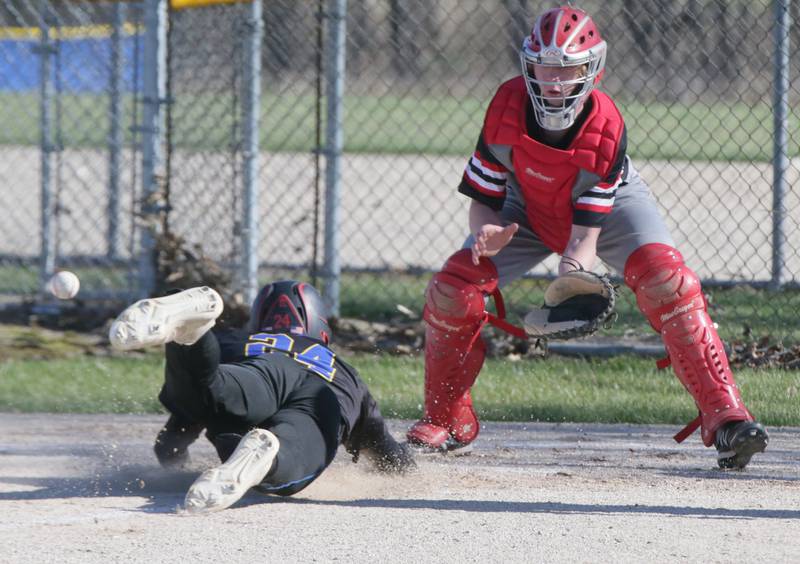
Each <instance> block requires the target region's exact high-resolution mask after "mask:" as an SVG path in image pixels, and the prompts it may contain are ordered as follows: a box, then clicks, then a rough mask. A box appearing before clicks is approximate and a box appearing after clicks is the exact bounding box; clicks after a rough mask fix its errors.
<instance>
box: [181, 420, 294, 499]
mask: <svg viewBox="0 0 800 564" xmlns="http://www.w3.org/2000/svg"><path fill="white" fill-rule="evenodd" d="M279 449H280V442H279V441H278V437H276V436H275V435H273V434H272V433H271V432H269V431H267V430H266V429H253V430H252V431H250V432H249V433H247V434H246V435H245V436H244V437H242V440H241V441H239V446H237V447H236V450H235V451H233V454H231V457H230V458H229V459H228V461H227V462H225V464H223V465H222V466H218V467H217V468H212V469H211V470H206V471H205V472H203V473H202V474H201V475H200V477H199V478H197V480H195V482H194V484H192V487H190V488H189V491H188V492H187V493H186V500H185V502H184V509H185V510H186V512H187V513H191V514H193V515H196V514H203V513H212V512H214V511H221V510H223V509H227V508H228V507H230V506H231V505H233V504H234V503H236V502H237V501H239V500H240V499H241V498H242V496H243V495H244V494H246V493H247V490H249V489H250V488H252V487H253V486H257V485H258V484H260V483H261V480H263V479H264V476H266V475H267V472H269V470H270V468H271V467H272V463H273V462H274V461H275V456H276V455H277V454H278V450H279Z"/></svg>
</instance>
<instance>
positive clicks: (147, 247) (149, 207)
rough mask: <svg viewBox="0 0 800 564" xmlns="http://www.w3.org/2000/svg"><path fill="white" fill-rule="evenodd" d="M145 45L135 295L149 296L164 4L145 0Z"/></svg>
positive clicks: (161, 124)
mask: <svg viewBox="0 0 800 564" xmlns="http://www.w3.org/2000/svg"><path fill="white" fill-rule="evenodd" d="M144 25H145V45H144V64H143V68H144V77H143V90H144V99H143V110H142V114H143V115H142V202H141V214H142V219H143V222H142V223H143V224H142V225H141V227H140V234H141V236H140V241H141V247H140V249H139V252H140V256H139V282H140V286H139V293H140V294H141V295H149V294H150V293H152V291H153V290H154V288H155V285H156V264H155V258H156V257H155V243H156V241H155V236H154V234H155V231H156V229H157V227H156V224H155V221H156V218H157V217H158V215H157V214H158V212H159V203H158V202H159V201H160V197H159V196H158V193H159V192H160V190H161V180H162V179H163V178H164V170H163V169H164V162H163V161H164V154H163V153H164V147H163V142H164V134H165V132H166V121H165V116H164V112H163V111H162V105H163V104H164V102H165V101H166V95H167V0H145V10H144Z"/></svg>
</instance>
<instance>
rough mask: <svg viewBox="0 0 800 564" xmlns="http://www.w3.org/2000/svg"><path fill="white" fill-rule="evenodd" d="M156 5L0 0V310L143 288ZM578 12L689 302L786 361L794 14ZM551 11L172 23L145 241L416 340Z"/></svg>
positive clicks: (797, 330)
mask: <svg viewBox="0 0 800 564" xmlns="http://www.w3.org/2000/svg"><path fill="white" fill-rule="evenodd" d="M153 1H156V0H143V1H142V2H122V3H118V2H90V1H83V2H81V1H75V2H71V1H69V2H55V1H53V2H48V1H42V2H32V3H31V2H21V1H20V2H17V1H12V0H0V6H2V8H0V17H1V18H2V20H0V25H2V28H3V30H2V31H0V32H1V33H3V34H4V35H3V36H2V37H3V39H2V41H0V64H3V65H4V66H5V69H4V72H3V73H0V96H2V97H3V99H4V101H6V103H4V104H3V105H2V109H0V111H2V112H4V117H5V120H4V123H5V124H7V126H6V127H5V128H4V132H3V133H1V134H0V135H3V138H2V149H1V150H3V151H4V153H5V154H6V156H7V158H6V159H3V161H2V163H0V180H1V181H2V182H3V188H2V190H3V193H4V195H6V202H7V203H8V202H11V203H13V205H7V206H5V209H4V211H0V214H3V217H2V220H0V226H2V227H0V294H2V295H5V296H12V297H18V296H28V295H32V294H35V293H36V292H37V291H38V290H39V288H40V287H41V278H42V277H43V276H45V274H44V273H46V272H48V269H49V268H53V267H55V268H58V267H69V268H72V269H76V270H79V274H81V273H82V272H81V271H84V272H83V273H84V276H83V279H84V284H85V287H86V288H87V289H88V290H89V291H90V292H91V291H94V292H96V293H97V294H98V295H102V294H103V293H104V292H106V293H107V292H110V291H116V292H122V293H128V294H132V295H135V294H137V293H140V292H142V291H143V290H144V289H145V287H146V285H147V282H146V280H144V279H143V278H142V277H141V276H140V272H139V270H140V264H141V263H140V262H139V261H138V257H139V255H140V254H141V252H142V251H141V250H140V249H139V247H138V241H139V239H138V238H137V236H136V231H135V227H136V225H137V222H136V221H135V220H134V218H135V217H136V216H137V214H138V213H139V211H140V209H141V207H140V200H141V196H137V194H138V193H139V192H140V191H141V189H140V187H139V184H141V182H142V176H143V175H144V174H146V171H142V170H141V168H140V167H141V162H140V161H141V156H140V155H139V150H140V149H139V140H140V136H139V132H140V131H141V127H140V126H141V123H142V122H141V116H142V113H143V109H142V108H143V105H145V104H146V98H147V96H146V95H143V94H142V89H141V84H142V74H143V73H144V72H146V71H147V68H146V65H144V67H143V65H142V64H141V61H142V58H141V57H142V53H143V51H144V49H145V45H144V42H145V37H146V36H145V35H144V33H143V16H142V14H143V10H144V8H143V6H144V5H145V4H147V3H148V2H153ZM181 4H191V2H185V1H184V2H181ZM581 6H582V7H583V8H585V9H586V10H587V11H589V12H590V13H591V14H592V15H593V17H594V19H595V20H596V22H597V24H598V27H599V28H600V30H601V32H602V33H603V35H604V37H605V38H606V40H607V41H608V43H609V54H608V62H607V67H606V68H607V70H606V74H605V77H604V79H603V82H602V89H603V90H605V91H606V92H608V93H609V94H610V95H611V96H612V97H613V98H614V99H615V101H616V102H617V104H618V105H619V107H620V108H621V110H622V112H623V115H624V116H625V118H626V123H627V126H628V135H629V154H630V155H631V157H632V159H633V160H634V163H635V165H636V166H637V168H638V169H639V171H640V172H641V174H642V176H643V177H644V178H645V180H646V181H647V182H648V183H649V185H650V186H651V188H652V190H653V192H654V194H655V196H656V198H657V199H658V201H659V204H660V205H661V207H662V210H663V212H664V215H665V217H666V218H667V221H668V224H669V226H670V228H671V229H672V232H673V236H674V237H675V239H676V243H677V246H678V248H679V249H680V250H681V252H682V253H683V254H684V256H685V258H686V261H687V263H688V264H689V265H690V266H691V267H692V268H693V269H695V270H696V271H697V272H698V273H699V275H700V276H701V278H702V279H703V280H704V282H705V287H706V290H707V292H708V293H709V295H710V297H711V298H712V299H711V307H712V317H714V318H715V320H716V321H718V322H719V323H720V325H721V327H720V330H721V333H722V334H723V336H724V337H727V338H733V337H735V336H737V335H739V334H741V332H742V331H743V330H747V331H754V332H756V333H757V334H758V335H766V334H771V335H773V336H776V337H780V338H784V339H789V340H795V341H796V340H798V339H800V327H799V326H798V323H797V322H796V319H797V315H798V313H800V295H798V290H797V285H798V282H799V281H800V245H798V243H797V240H796V238H795V237H793V236H792V235H793V233H794V232H795V231H796V230H797V228H798V223H799V222H800V201H798V194H797V190H796V189H795V187H796V186H797V185H798V183H799V182H800V149H798V147H800V127H799V124H800V113H798V111H797V109H796V108H797V107H799V106H798V101H800V56H798V51H799V50H800V26H798V25H796V23H795V22H796V21H797V19H798V18H797V16H798V12H800V8H799V7H798V3H797V2H794V3H790V2H788V1H786V0H784V1H775V2H772V1H763V0H762V1H759V2H744V1H738V0H734V1H721V0H720V1H712V0H708V1H704V0H642V1H639V2H625V1H622V0H611V1H607V2H599V1H586V2H583V3H582V4H581ZM549 7H551V4H550V3H546V2H535V1H525V0H486V1H478V0H458V1H456V0H405V1H403V0H372V1H354V0H350V1H349V2H347V1H345V0H320V1H317V2H293V1H289V0H274V1H269V2H264V3H263V6H261V9H262V13H261V16H260V18H259V23H260V26H255V24H254V21H253V13H254V11H253V5H252V4H251V3H249V2H241V3H228V4H224V5H208V6H203V7H189V8H183V9H177V4H176V6H175V7H173V8H172V9H170V10H169V13H168V15H167V18H166V20H167V22H168V25H167V31H166V35H167V39H166V73H165V80H166V92H167V94H166V97H165V100H163V104H161V109H162V110H163V112H164V113H165V116H164V120H165V131H164V136H163V143H164V146H165V148H166V150H165V152H164V163H163V170H164V172H163V178H161V177H160V178H159V190H160V191H161V192H162V193H161V194H160V195H161V196H163V199H164V201H163V205H162V207H161V208H160V215H159V217H160V218H161V222H160V225H159V229H161V230H166V231H168V232H171V233H174V234H177V235H179V236H180V237H181V238H183V239H184V240H185V241H186V243H187V244H188V245H197V246H199V247H200V248H201V249H202V252H203V253H204V254H205V255H207V256H209V257H211V258H213V259H214V260H215V261H218V262H219V263H220V264H221V265H223V267H224V268H225V269H227V270H228V271H229V272H230V273H232V274H233V275H235V285H237V286H238V287H239V288H242V289H244V288H247V287H248V284H252V280H249V279H248V276H252V275H254V274H255V271H254V270H253V268H252V267H250V269H249V270H248V262H249V261H250V260H251V258H253V259H257V260H254V261H253V263H252V264H257V266H258V268H257V283H263V282H264V281H266V280H268V279H274V278H278V277H286V276H292V277H297V278H303V279H307V280H310V281H312V282H314V283H316V284H319V285H320V286H323V287H324V288H325V290H326V293H327V295H328V296H330V297H332V298H334V303H335V305H336V306H337V307H338V309H339V311H340V313H341V315H344V316H352V315H357V316H366V317H373V318H391V317H393V316H396V315H397V314H398V310H397V305H398V304H400V305H402V306H405V308H407V309H408V310H410V311H411V312H412V315H417V316H418V315H419V314H420V312H421V309H422V305H423V303H422V302H423V291H424V286H425V284H426V283H427V280H428V279H429V277H430V274H431V272H432V271H434V270H436V269H438V268H439V267H440V266H441V264H442V263H443V262H444V260H445V259H446V258H447V257H448V256H449V255H450V254H452V252H454V251H455V250H456V249H458V248H459V247H460V245H461V243H462V241H463V239H464V237H465V236H466V235H467V232H468V228H467V213H466V210H467V207H468V203H469V202H468V201H467V199H466V198H465V197H463V196H460V195H459V194H457V192H456V186H457V185H458V182H459V180H460V177H461V174H462V171H463V168H464V165H465V164H466V162H467V159H468V158H469V156H470V155H471V153H472V151H473V149H474V145H475V142H476V140H477V137H478V133H479V131H480V127H481V124H482V120H483V115H484V111H485V109H486V106H487V104H488V102H489V100H490V99H491V97H492V95H493V93H494V91H495V89H496V88H497V86H498V85H499V84H500V83H501V82H502V81H504V80H506V79H508V78H511V77H512V76H514V75H516V74H518V64H519V63H518V58H517V56H518V55H517V53H518V49H519V46H520V44H521V41H522V39H523V37H524V36H525V35H526V34H527V33H528V32H529V29H530V26H531V25H532V23H533V20H534V18H535V16H536V15H537V14H538V13H539V12H541V11H542V10H544V9H546V8H549ZM781 8H785V9H789V10H790V11H789V12H788V13H786V12H785V11H784V12H782V11H781ZM338 14H341V15H342V17H343V19H339V18H338V17H337V15H338ZM782 14H783V15H782ZM115 22H117V23H116V24H115ZM46 28H47V29H49V30H50V31H49V32H48V33H49V35H48V36H47V37H49V39H45V35H47V34H46V33H45V30H46ZM37 30H38V31H37ZM67 30H68V31H67ZM115 30H118V31H116V32H115ZM781 30H787V32H786V33H785V34H784V36H783V39H784V40H785V47H784V50H783V51H781V50H780V49H779V48H778V47H777V45H779V42H778V39H779V37H780V35H781V34H780V33H779V32H780V31H781ZM337 32H339V33H341V32H343V35H342V36H341V37H340V36H338V35H337ZM253 37H260V38H261V39H260V43H259V48H258V52H259V63H260V73H259V76H260V81H259V82H258V84H257V86H258V89H259V90H260V94H259V96H258V103H257V104H256V105H255V107H257V111H256V112H255V115H253V113H248V107H249V108H251V109H252V108H253V106H252V105H249V96H252V93H253V92H254V90H253V84H252V82H251V81H249V80H248V79H247V77H248V69H252V68H253V67H252V61H248V53H249V51H248V49H249V47H248V43H247V42H248V41H249V40H251V39H252V38H253ZM337 39H342V40H343V43H337ZM79 45H80V47H79ZM337 45H344V48H343V49H340V48H338V47H337ZM70 49H74V51H72V52H70V51H69V50H70ZM115 54H116V55H115ZM23 55H24V57H26V59H24V60H25V61H28V62H27V63H25V64H21V63H19V61H22V60H23V59H21V58H20V57H23ZM115 57H116V58H115ZM337 57H339V58H337ZM48 61H49V62H48ZM115 61H121V62H115ZM137 61H138V64H137ZM779 63H783V64H784V65H785V66H784V67H782V66H781V65H780V64H779ZM48 65H49V66H48ZM248 65H250V66H248ZM114 69H117V70H116V71H115V70H114ZM120 69H121V70H120ZM779 70H781V71H783V72H784V73H785V74H780V73H779ZM43 77H52V78H51V80H49V81H48V80H45V79H43ZM115 77H116V78H115ZM786 77H788V79H787V78H786ZM337 81H338V87H339V89H337ZM48 82H49V85H48V84H47V83H48ZM115 85H116V86H115ZM781 85H784V86H785V87H786V89H785V92H782V93H781V92H780V90H779V89H778V90H777V94H776V89H777V88H778V87H779V86H781ZM115 92H116V93H118V94H115ZM115 100H116V102H115ZM45 101H47V102H45ZM115 104H116V106H115ZM112 107H116V108H117V110H113V109H112ZM781 108H785V115H783V120H782V121H781V122H780V124H779V126H780V127H778V128H777V129H776V115H777V116H778V117H779V118H780V117H781ZM48 116H49V117H48ZM114 116H116V117H114ZM114 124H117V125H118V126H120V127H118V128H116V129H114V127H112V126H113V125H114ZM338 124H340V125H341V127H338V128H337V127H335V126H336V125H338ZM252 127H257V132H258V136H257V137H258V139H257V140H258V151H257V153H255V154H254V152H253V151H252V150H251V149H252V147H251V146H249V145H248V142H247V139H248V136H247V132H248V128H252ZM776 131H777V132H781V133H782V134H776ZM778 142H781V143H782V145H780V146H781V147H782V151H780V152H779V155H782V158H780V156H779V157H778V158H776V156H775V146H776V143H778ZM339 143H341V151H337V148H338V147H339V145H338V144H339ZM115 163H116V164H115ZM250 166H257V169H256V172H255V173H254V174H250V173H249V172H248V171H249V170H250V169H248V167H250ZM776 166H777V167H778V168H777V170H779V171H780V174H779V175H778V177H777V178H774V177H773V176H774V171H775V170H776ZM248 176H253V178H251V179H250V180H248ZM48 184H49V185H50V189H49V192H48V189H47V188H46V186H47V185H48ZM248 186H249V188H248ZM43 210H49V212H46V211H45V212H44V213H43ZM48 233H49V235H48ZM145 250H146V249H145ZM48 261H49V262H48ZM554 265H555V262H554V260H548V261H546V262H545V263H544V264H543V265H542V266H541V267H540V268H537V269H536V270H535V271H533V272H532V273H531V279H529V280H525V281H521V282H520V283H517V284H514V285H512V286H511V287H510V288H508V289H507V290H506V292H505V294H506V300H507V302H509V303H510V304H512V305H514V306H515V307H514V313H515V314H518V313H519V312H520V311H522V310H524V309H525V307H527V306H528V305H529V304H531V303H536V302H538V301H539V300H540V292H541V285H542V283H541V282H540V281H539V280H540V279H541V278H544V277H547V276H549V275H552V272H553V268H554ZM92 276H94V277H92ZM621 312H622V316H621V323H620V324H619V325H618V327H617V329H616V330H615V331H617V332H618V333H620V334H622V333H624V332H626V331H633V332H636V333H639V332H644V331H647V329H646V327H645V326H644V321H643V319H642V318H641V316H639V315H638V313H637V312H636V308H635V305H634V304H633V301H632V298H631V296H630V295H629V294H628V293H627V292H626V293H625V295H624V299H623V300H622V306H621Z"/></svg>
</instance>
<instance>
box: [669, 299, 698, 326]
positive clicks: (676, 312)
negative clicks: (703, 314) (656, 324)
mask: <svg viewBox="0 0 800 564" xmlns="http://www.w3.org/2000/svg"><path fill="white" fill-rule="evenodd" d="M693 308H694V299H692V301H690V302H689V303H688V304H684V305H682V306H677V307H676V308H675V309H673V310H672V311H671V312H669V313H665V314H662V315H661V322H662V323H664V322H665V321H669V320H670V319H672V318H673V317H675V316H676V315H679V314H681V313H686V312H687V311H690V310H692V309H693Z"/></svg>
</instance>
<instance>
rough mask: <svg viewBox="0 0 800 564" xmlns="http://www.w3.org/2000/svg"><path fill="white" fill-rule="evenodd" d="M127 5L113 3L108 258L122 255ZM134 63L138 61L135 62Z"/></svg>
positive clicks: (109, 109) (109, 110)
mask: <svg viewBox="0 0 800 564" xmlns="http://www.w3.org/2000/svg"><path fill="white" fill-rule="evenodd" d="M124 22H125V4H123V3H122V2H117V3H115V4H114V20H113V29H112V32H111V74H110V84H109V91H110V92H109V94H110V101H109V108H108V113H109V132H108V242H107V243H108V248H107V254H108V258H109V259H115V258H117V257H118V256H119V181H120V158H121V153H122V144H123V137H122V119H123V118H122V92H123V87H122V71H123V51H122V42H123V29H122V28H123V25H124ZM134 64H136V62H135V61H134Z"/></svg>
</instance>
